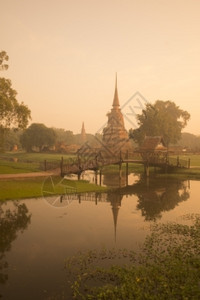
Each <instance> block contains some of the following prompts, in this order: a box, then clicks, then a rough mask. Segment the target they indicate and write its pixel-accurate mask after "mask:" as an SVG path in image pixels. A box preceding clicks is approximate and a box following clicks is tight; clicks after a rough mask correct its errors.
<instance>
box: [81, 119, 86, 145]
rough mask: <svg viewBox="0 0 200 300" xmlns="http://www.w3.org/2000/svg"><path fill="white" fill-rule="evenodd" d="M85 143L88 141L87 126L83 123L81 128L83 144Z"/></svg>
mask: <svg viewBox="0 0 200 300" xmlns="http://www.w3.org/2000/svg"><path fill="white" fill-rule="evenodd" d="M85 141H86V132H85V125H84V122H83V123H82V128H81V142H82V143H84V142H85Z"/></svg>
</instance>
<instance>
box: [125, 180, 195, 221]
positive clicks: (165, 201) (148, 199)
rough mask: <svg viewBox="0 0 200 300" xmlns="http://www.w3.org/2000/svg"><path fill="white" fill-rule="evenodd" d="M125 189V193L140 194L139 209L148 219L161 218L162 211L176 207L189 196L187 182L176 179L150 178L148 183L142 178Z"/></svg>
mask: <svg viewBox="0 0 200 300" xmlns="http://www.w3.org/2000/svg"><path fill="white" fill-rule="evenodd" d="M125 190H126V191H125V193H128V194H136V195H137V196H138V204H137V209H138V210H141V212H142V216H144V217H145V220H146V221H151V220H156V219H158V218H161V216H162V214H161V213H162V212H164V211H169V210H171V209H174V208H175V207H176V206H177V205H178V203H180V202H182V201H186V200H187V199H188V198H189V192H188V189H187V187H186V185H185V182H184V181H179V180H174V179H173V180H163V179H162V180H161V179H160V180H158V179H156V180H155V179H152V180H151V179H150V182H149V184H148V185H147V184H145V181H143V180H140V181H139V182H138V183H137V184H135V185H133V186H132V187H129V188H128V189H125Z"/></svg>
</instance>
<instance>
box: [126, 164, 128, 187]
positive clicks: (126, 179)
mask: <svg viewBox="0 0 200 300" xmlns="http://www.w3.org/2000/svg"><path fill="white" fill-rule="evenodd" d="M126 185H128V163H126Z"/></svg>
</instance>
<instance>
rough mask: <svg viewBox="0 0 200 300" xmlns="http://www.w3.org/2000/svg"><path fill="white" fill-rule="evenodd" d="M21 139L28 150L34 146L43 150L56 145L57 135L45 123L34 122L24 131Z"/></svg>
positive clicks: (31, 149)
mask: <svg viewBox="0 0 200 300" xmlns="http://www.w3.org/2000/svg"><path fill="white" fill-rule="evenodd" d="M20 141H21V144H22V147H23V148H25V149H26V151H28V152H31V151H33V147H36V148H39V151H40V152H41V151H42V150H43V148H44V147H50V146H52V145H54V143H55V141H56V135H55V132H54V130H53V129H52V128H48V127H46V126H45V125H44V124H40V123H33V124H31V125H30V126H29V127H28V128H27V129H26V130H25V131H24V132H23V134H22V135H21V138H20Z"/></svg>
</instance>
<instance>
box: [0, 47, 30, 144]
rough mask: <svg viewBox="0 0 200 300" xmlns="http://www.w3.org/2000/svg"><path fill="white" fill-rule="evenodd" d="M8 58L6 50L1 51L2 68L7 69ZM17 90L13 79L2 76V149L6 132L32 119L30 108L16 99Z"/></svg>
mask: <svg viewBox="0 0 200 300" xmlns="http://www.w3.org/2000/svg"><path fill="white" fill-rule="evenodd" d="M7 60H8V56H7V54H6V52H5V51H1V52H0V70H6V69H7V68H8V65H7V64H5V63H4V61H7ZM16 96H17V92H16V91H15V90H14V89H13V88H12V83H11V80H9V79H6V78H3V77H1V78H0V150H1V149H3V146H4V139H5V135H6V133H7V132H8V131H9V129H10V128H12V127H15V128H21V129H24V128H26V127H27V125H28V122H29V120H30V119H31V112H30V110H29V108H28V107H27V106H26V105H25V104H24V103H23V102H22V103H19V102H18V101H17V99H16Z"/></svg>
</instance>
